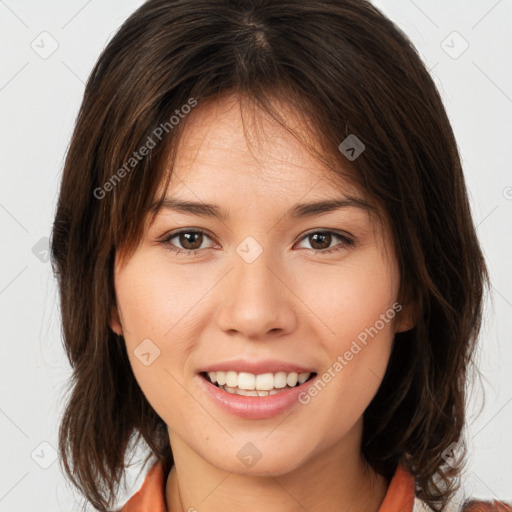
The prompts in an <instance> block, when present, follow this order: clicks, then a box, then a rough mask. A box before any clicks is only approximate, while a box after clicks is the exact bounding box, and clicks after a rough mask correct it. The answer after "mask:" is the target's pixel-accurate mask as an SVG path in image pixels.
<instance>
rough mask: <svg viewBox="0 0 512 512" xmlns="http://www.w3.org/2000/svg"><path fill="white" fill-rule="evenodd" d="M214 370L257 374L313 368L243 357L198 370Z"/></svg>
mask: <svg viewBox="0 0 512 512" xmlns="http://www.w3.org/2000/svg"><path fill="white" fill-rule="evenodd" d="M216 371H234V372H247V373H253V374H254V375H259V374H262V373H277V372H285V373H292V372H297V373H314V370H311V369H310V368H306V367H304V366H300V365H297V364H294V363H289V362H287V361H278V360H276V359H265V360H261V361H247V360H245V359H233V360H231V361H223V362H219V363H212V364H210V365H208V366H205V367H203V368H201V369H200V370H199V372H200V373H202V372H216Z"/></svg>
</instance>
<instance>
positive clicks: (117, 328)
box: [109, 306, 123, 336]
mask: <svg viewBox="0 0 512 512" xmlns="http://www.w3.org/2000/svg"><path fill="white" fill-rule="evenodd" d="M109 326H110V328H111V329H112V330H113V331H114V332H115V333H116V334H117V335H118V336H121V335H122V334H123V326H122V325H121V322H120V320H119V314H118V311H117V307H116V306H112V307H111V308H110V320H109Z"/></svg>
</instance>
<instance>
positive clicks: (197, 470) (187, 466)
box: [165, 434, 388, 512]
mask: <svg viewBox="0 0 512 512" xmlns="http://www.w3.org/2000/svg"><path fill="white" fill-rule="evenodd" d="M344 441H347V440H346V439H345V440H344ZM171 446H172V450H173V455H174V461H175V465H174V466H173V467H172V469H171V471H170V472H169V476H168V478H167V484H166V490H165V495H166V501H167V504H168V512H186V511H187V512H189V511H196V510H197V511H198V510H200V511H201V512H215V511H218V510H223V511H224V512H232V511H233V512H234V511H236V512H239V511H240V510H241V509H243V510H244V512H260V511H261V510H262V509H264V510H265V512H303V511H304V510H307V511H308V512H320V511H322V512H340V511H341V512H344V511H347V512H348V511H350V512H378V510H379V507H380V504H381V503H382V501H383V499H384V496H385V494H386V491H387V487H388V482H387V481H386V479H385V478H384V477H382V476H381V475H379V474H378V473H376V472H375V471H373V469H372V468H371V467H370V466H369V465H368V464H366V462H365V461H364V459H363V458H362V456H361V454H360V450H359V448H358V449H357V450H351V449H348V448H347V443H346V442H344V443H341V444H340V446H334V447H330V448H329V449H328V450H325V451H324V452H322V453H318V454H316V455H315V456H314V457H311V458H310V459H308V460H307V461H305V462H304V463H303V464H302V465H300V466H298V467H297V468H295V469H293V470H292V471H290V472H287V473H280V474H279V475H273V474H272V472H266V475H264V476H254V475H247V474H240V473H235V472H229V471H225V470H222V469H220V468H218V467H216V466H214V465H212V464H210V463H209V462H208V461H206V460H204V459H203V458H202V457H200V455H199V454H198V453H197V452H195V451H193V450H192V449H191V448H190V447H189V446H188V445H186V443H184V442H183V440H182V439H180V438H178V437H176V436H175V434H173V435H172V440H171ZM352 446H353V443H352ZM359 446H360V443H359V444H358V445H357V447H359Z"/></svg>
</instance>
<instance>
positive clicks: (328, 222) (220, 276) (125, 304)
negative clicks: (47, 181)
mask: <svg viewBox="0 0 512 512" xmlns="http://www.w3.org/2000/svg"><path fill="white" fill-rule="evenodd" d="M233 100H234V98H233V97H229V98H225V99H223V100H221V101H219V102H218V103H209V104H204V105H199V106H198V107H197V108H196V109H195V110H193V111H192V113H191V114H189V115H190V118H189V119H188V120H187V126H186V129H185V132H184V135H183V138H182V139H181V141H180V145H179V147H178V156H177V160H176V162H175V166H174V170H173V175H172V179H171V182H170V185H169V188H168V190H167V194H166V195H167V197H168V198H169V199H171V198H172V200H173V201H186V202H188V203H198V205H199V206H197V207H195V208H189V209H188V211H185V209H183V210H179V209H175V208H172V207H171V201H170V200H169V202H168V205H167V207H163V208H162V209H161V210H160V212H159V213H158V216H157V218H156V220H155V222H154V223H153V224H152V225H151V226H149V227H148V229H147V231H146V233H145V237H144V240H143V241H142V243H141V245H140V246H139V247H138V249H137V251H136V252H135V253H134V255H133V256H132V257H131V258H130V259H128V260H127V261H126V262H125V263H124V264H123V266H120V265H119V260H116V271H115V289H116V296H117V304H118V308H117V311H114V312H113V314H112V321H111V326H112V328H113V329H114V330H116V331H117V332H122V334H123V335H124V339H125V341H126V346H127V351H128V355H129V358H130V362H131V365H132V367H133V372H134V374H135V377H136V379H137V381H138V383H139V385H140V387H141V389H142V391H143V392H144V394H145V396H146V397H147V399H148V401H149V402H150V404H151V406H152V407H153V408H154V410H155V411H156V412H157V414H158V415H159V416H160V417H161V418H162V419H163V420H164V421H165V422H166V424H167V425H168V430H169V435H170V440H171V446H173V449H174V447H175V446H178V445H180V446H186V447H187V448H190V449H191V450H193V451H194V452H195V453H196V454H197V455H198V456H199V457H201V458H202V459H203V460H204V461H206V462H207V463H210V464H213V465H214V466H216V467H219V468H222V469H224V470H226V471H231V472H238V473H243V472H247V473H252V474H263V473H265V472H267V471H270V472H272V473H273V474H282V473H286V472H288V471H292V470H293V469H295V468H297V467H298V466H300V465H301V464H304V463H306V462H307V461H310V460H312V458H314V457H317V456H320V455H321V454H322V453H326V450H327V449H329V450H328V451H329V452H331V453H332V450H335V451H337V452H338V453H344V454H345V455H346V454H348V453H349V452H350V453H354V451H355V450H357V451H358V452H359V451H360V441H361V432H362V414H363V412H364V410H365V409H366V407H367V406H368V404H369V403H370V401H371V400H372V398H373V396H374V395H375V393H376V391H377V389H378V387H379V385H380V382H381V380H382V378H383V376H384V373H385V370H386V366H387V363H388V359H389V356H390V351H391V348H392V341H393V337H394V334H395V332H396V331H399V330H405V328H406V327H407V328H408V327H409V326H410V325H409V326H408V319H407V318H406V317H405V315H404V313H405V309H404V310H403V311H402V312H401V313H400V314H398V311H399V310H400V309H401V305H400V304H398V303H397V300H398V297H397V294H398V289H399V274H398V269H397V263H396V258H395V255H394V253H393V249H392V243H391V239H390V235H389V232H388V231H387V229H385V227H384V226H383V225H380V223H376V222H375V221H374V220H372V218H371V217H370V216H369V215H368V212H367V211H366V210H365V209H364V208H362V207H361V205H360V204H359V203H358V202H357V201H354V200H353V199H354V198H361V194H360V193H359V192H358V190H357V189H355V188H353V187H352V186H350V185H349V183H348V182H345V183H344V182H343V181H341V179H339V180H338V182H339V185H338V186H335V185H334V182H333V180H332V179H331V174H329V173H328V171H327V170H326V169H324V168H322V167H321V166H320V164H319V162H318V161H317V160H315V159H314V157H313V156H311V155H310V154H309V153H307V152H306V150H305V149H304V148H303V147H302V146H301V145H300V144H299V143H298V142H297V140H296V139H295V138H294V137H293V136H292V135H290V134H289V133H288V132H286V131H285V130H284V129H283V128H282V127H280V126H279V125H277V124H275V123H274V122H273V121H271V120H270V118H268V117H266V116H263V117H261V118H258V119H259V121H258V127H257V130H258V141H259V143H258V144H255V145H251V146H250V147H249V146H248V143H247V140H246V135H244V125H242V120H241V113H240V109H239V106H238V103H237V102H236V101H233ZM283 113H285V114H286V115H287V116H288V119H293V113H292V112H290V111H285V110H283ZM248 119H249V117H247V116H244V121H245V128H246V129H248V130H249V132H251V127H254V125H250V126H248V124H247V123H248ZM253 140H255V139H253ZM340 142H341V141H340ZM362 158H364V155H363V156H362ZM331 200H343V201H346V203H341V204H342V206H340V207H338V208H331V209H328V210H326V209H321V208H317V209H315V208H304V207H301V205H304V204H306V203H308V204H309V203H316V202H320V201H331ZM205 203H208V204H211V205H215V209H213V208H207V207H205ZM343 204H344V205H343ZM214 211H215V212H220V215H213V214H212V212H214ZM178 231H183V232H182V234H181V235H179V234H178V233H177V232H178ZM178 249H179V250H180V253H179V254H177V253H176V252H175V251H178ZM315 250H316V252H315ZM192 251H194V252H192ZM329 251H330V252H329ZM208 370H211V371H213V370H215V371H217V373H216V374H215V377H218V378H219V380H220V381H221V383H222V381H223V380H225V379H227V380H228V384H229V385H230V387H231V388H233V387H234V385H235V384H236V385H237V389H231V391H235V393H231V392H229V391H225V390H224V389H219V388H217V387H216V386H215V385H214V384H212V383H210V382H209V381H207V380H206V379H205V377H204V374H203V373H202V372H204V371H208ZM301 370H302V371H301ZM228 371H230V372H231V373H229V374H228V373H227V372H228ZM219 372H222V373H219ZM233 372H235V373H233ZM281 372H284V374H283V373H281ZM307 373H313V376H314V378H313V379H312V380H309V381H306V382H304V383H303V384H300V383H299V385H294V384H295V382H296V381H297V377H298V376H299V377H300V376H301V375H300V374H307ZM265 374H267V375H265ZM268 374H271V375H270V376H269V375H268ZM276 374H277V375H276ZM297 374H299V375H297ZM314 374H316V376H315V375H314ZM259 375H263V376H262V377H258V376H259ZM253 376H254V377H253ZM306 376H307V375H306ZM285 383H286V387H285V388H283V387H282V386H283V385H284V384H285ZM290 384H291V385H293V388H291V387H290V386H289V385H290ZM238 385H240V388H247V389H246V390H245V393H246V394H249V395H258V396H241V395H239V394H237V393H238ZM254 387H257V388H260V389H256V390H254V392H252V393H251V392H250V389H251V388H254ZM269 387H271V388H272V391H269ZM241 392H242V393H244V391H241ZM269 393H270V394H269ZM281 393H282V395H281ZM259 395H267V396H259Z"/></svg>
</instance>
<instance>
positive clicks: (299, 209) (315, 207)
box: [151, 196, 375, 221]
mask: <svg viewBox="0 0 512 512" xmlns="http://www.w3.org/2000/svg"><path fill="white" fill-rule="evenodd" d="M157 204H158V203H157V202H155V203H153V204H152V205H151V210H152V211H154V210H156V206H157ZM347 207H348V208H360V209H364V210H368V209H371V210H375V207H374V206H373V205H371V204H369V203H367V202H366V201H363V200H362V199H360V198H357V197H351V196H348V197H344V198H342V199H329V200H324V201H316V202H311V203H299V204H297V205H295V206H294V207H293V208H291V209H290V211H289V212H288V216H290V217H292V218H302V217H312V216H314V215H320V214H322V213H329V212H332V211H335V210H339V209H341V208H347ZM162 208H165V209H168V210H173V211H177V212H182V213H190V214H192V215H199V216H201V217H213V218H216V219H219V220H221V221H227V220H228V219H229V213H228V212H226V211H225V210H223V209H222V208H221V207H220V206H218V205H215V204H211V203H198V202H194V201H182V200H180V199H177V198H174V197H166V198H164V200H163V202H162Z"/></svg>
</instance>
